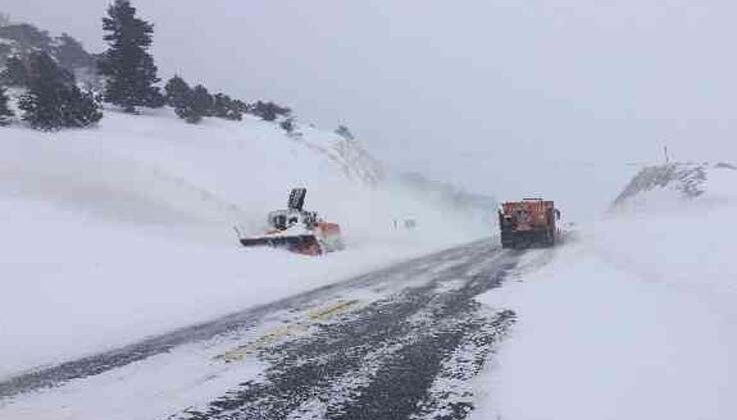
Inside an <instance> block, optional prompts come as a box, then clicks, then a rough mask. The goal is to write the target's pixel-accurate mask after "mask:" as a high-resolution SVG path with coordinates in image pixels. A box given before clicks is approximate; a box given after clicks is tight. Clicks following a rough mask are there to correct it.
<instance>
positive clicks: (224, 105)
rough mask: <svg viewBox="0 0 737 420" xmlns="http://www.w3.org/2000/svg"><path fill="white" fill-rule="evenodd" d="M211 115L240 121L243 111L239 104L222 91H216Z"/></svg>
mask: <svg viewBox="0 0 737 420" xmlns="http://www.w3.org/2000/svg"><path fill="white" fill-rule="evenodd" d="M213 100H214V102H213V105H212V116H213V117H218V118H223V119H226V120H232V121H240V120H242V119H243V112H242V111H241V110H240V105H239V104H238V103H237V102H236V101H234V100H233V99H231V98H230V96H228V95H225V94H223V93H218V94H216V95H215V96H214V97H213Z"/></svg>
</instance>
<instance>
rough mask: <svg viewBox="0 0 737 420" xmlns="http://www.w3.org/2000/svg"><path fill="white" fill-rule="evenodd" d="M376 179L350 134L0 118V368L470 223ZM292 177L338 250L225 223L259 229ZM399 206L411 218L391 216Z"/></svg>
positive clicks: (116, 336)
mask: <svg viewBox="0 0 737 420" xmlns="http://www.w3.org/2000/svg"><path fill="white" fill-rule="evenodd" d="M384 179H385V175H384V168H383V167H382V165H381V164H380V163H379V162H377V161H376V160H375V159H374V158H373V157H371V155H370V154H369V153H368V151H367V150H366V149H365V148H364V147H363V146H362V144H361V143H360V142H359V141H357V140H350V139H346V138H344V137H341V136H339V135H337V134H335V133H332V132H326V131H321V130H318V129H316V128H312V127H310V126H307V125H302V124H297V125H296V128H295V130H294V131H293V132H292V133H291V134H288V133H287V132H285V131H284V130H283V129H281V128H280V127H279V126H278V124H273V123H268V122H264V121H261V120H259V119H256V118H253V117H246V118H245V119H244V121H242V122H232V121H223V120H216V119H207V120H205V121H203V123H202V124H199V125H190V124H186V123H184V122H183V121H182V120H180V119H178V118H177V117H176V116H175V115H174V114H173V112H171V111H170V110H168V109H162V110H156V111H149V112H148V113H147V114H146V115H138V116H133V115H126V114H121V113H117V112H114V111H110V110H109V111H107V112H106V115H105V118H104V119H103V120H102V122H101V124H100V126H99V127H97V128H94V129H88V130H67V131H61V132H57V133H43V132H37V131H33V130H29V129H27V128H25V127H22V126H21V125H20V124H19V123H16V124H15V125H12V126H10V127H7V128H2V129H0V232H2V234H0V273H2V279H3V286H2V287H3V289H2V293H0V360H2V361H3V363H1V364H0V378H2V377H5V376H8V375H12V374H13V373H17V372H19V371H21V370H24V369H28V368H32V367H35V366H39V365H42V364H47V363H52V362H58V361H62V360H66V359H68V358H71V357H76V356H79V355H81V354H84V353H88V352H93V351H96V350H100V349H103V348H110V347H114V346H118V345H121V344H125V343H128V342H130V341H133V340H136V339H139V338H141V337H144V336H146V335H149V334H155V333H159V332H162V331H164V330H168V329H172V328H176V327H180V326H183V325H186V324H190V323H194V322H199V321H203V320H207V319H210V318H213V317H216V316H219V315H223V314H226V313H229V312H233V311H236V310H240V309H243V308H245V307H248V306H250V305H254V304H258V303H264V302H267V301H270V300H273V299H277V298H280V297H283V296H286V295H289V294H293V293H297V292H299V291H303V290H306V289H309V288H313V287H316V286H319V285H322V284H325V283H329V282H333V281H338V280H341V279H342V278H345V277H346V276H349V275H354V274H359V273H361V272H363V271H366V270H369V269H374V268H378V267H380V266H382V265H385V264H388V263H390V262H392V261H398V260H401V259H404V258H408V257H410V256H414V255H420V254H422V253H426V252H430V251H432V250H435V249H438V248H441V247H446V246H450V245H452V244H455V243H459V242H463V241H467V240H470V239H472V238H474V237H475V236H479V235H483V234H485V233H486V230H485V229H483V228H482V229H479V228H478V226H474V225H473V224H472V223H469V220H467V219H466V218H464V217H463V215H462V214H461V213H458V214H454V213H453V212H449V211H447V210H446V209H443V208H435V207H433V205H432V203H427V202H423V201H422V200H421V199H420V198H419V197H420V196H419V195H417V194H407V193H404V192H403V191H398V190H396V189H395V188H394V187H391V188H389V187H387V186H386V184H387V183H386V182H385V181H384ZM295 186H304V187H307V189H308V194H307V200H306V207H307V208H308V209H310V210H316V211H318V212H319V213H320V214H321V215H322V216H324V217H325V218H326V219H327V220H330V221H335V222H337V223H340V224H341V227H342V229H343V232H344V236H345V237H344V240H345V242H346V245H347V250H346V251H343V252H338V253H334V254H331V255H327V256H324V257H319V258H309V257H304V256H299V255H293V254H288V253H286V252H282V251H275V250H262V249H244V248H241V247H240V246H239V244H238V242H237V240H236V234H235V233H234V232H233V226H234V225H238V226H239V227H240V228H241V229H243V230H246V231H247V232H251V233H260V232H261V229H262V228H263V225H264V224H265V219H266V214H267V213H268V212H269V211H271V210H274V209H277V208H284V207H285V206H286V201H287V195H288V193H289V191H290V189H291V188H292V187H295ZM406 214H411V215H413V216H414V217H415V218H416V220H417V228H416V229H414V230H402V229H397V228H395V224H394V223H393V222H394V220H396V218H398V217H402V216H403V215H406ZM21 349H22V350H21Z"/></svg>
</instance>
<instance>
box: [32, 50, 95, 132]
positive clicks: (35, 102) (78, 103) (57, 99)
mask: <svg viewBox="0 0 737 420" xmlns="http://www.w3.org/2000/svg"><path fill="white" fill-rule="evenodd" d="M28 76H29V77H28V84H27V87H28V91H27V92H26V93H25V94H24V95H23V96H21V98H20V101H19V104H18V107H19V108H20V109H21V110H23V111H24V113H23V115H22V118H23V120H24V121H27V122H28V123H29V124H30V125H31V127H33V128H36V129H39V130H45V131H50V130H58V129H60V128H63V127H86V126H88V125H90V124H94V123H96V122H97V121H99V120H100V119H101V118H102V113H101V112H100V110H99V106H98V104H97V103H96V102H95V101H94V99H93V98H92V94H90V93H82V92H81V91H80V90H79V88H77V86H76V85H75V84H74V76H72V75H71V73H69V72H68V71H66V70H64V69H63V68H61V67H59V66H58V65H57V64H56V62H55V61H54V60H53V59H52V58H51V57H50V56H49V55H48V54H46V53H44V52H41V53H34V54H33V55H31V57H30V58H29V69H28Z"/></svg>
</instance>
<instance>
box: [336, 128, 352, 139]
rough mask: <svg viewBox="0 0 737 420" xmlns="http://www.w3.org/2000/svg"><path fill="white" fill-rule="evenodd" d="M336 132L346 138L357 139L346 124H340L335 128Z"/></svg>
mask: <svg viewBox="0 0 737 420" xmlns="http://www.w3.org/2000/svg"><path fill="white" fill-rule="evenodd" d="M335 134H337V135H339V136H340V137H343V138H344V139H346V140H355V137H354V136H353V133H351V130H350V129H349V128H348V127H346V126H344V125H339V126H338V128H336V129H335Z"/></svg>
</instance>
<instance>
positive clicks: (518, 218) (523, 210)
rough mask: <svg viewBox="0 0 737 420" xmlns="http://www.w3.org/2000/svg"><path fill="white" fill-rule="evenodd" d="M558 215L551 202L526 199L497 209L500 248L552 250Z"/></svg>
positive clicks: (556, 231)
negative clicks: (545, 248) (543, 247)
mask: <svg viewBox="0 0 737 420" xmlns="http://www.w3.org/2000/svg"><path fill="white" fill-rule="evenodd" d="M559 219H560V211H559V210H558V209H556V208H555V204H554V203H553V202H552V201H544V200H543V199H541V198H525V199H524V200H522V201H508V202H506V203H503V204H502V205H501V206H499V229H500V231H501V241H502V248H515V249H516V248H528V247H530V246H535V245H537V246H553V245H555V242H556V241H557V240H558V238H559V231H558V228H557V227H556V222H557V221H558V220H559Z"/></svg>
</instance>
